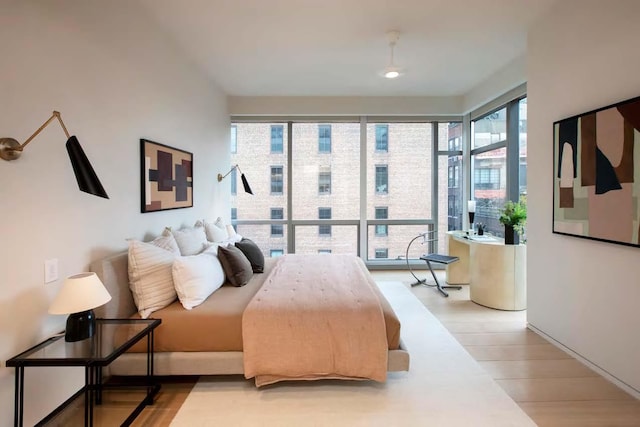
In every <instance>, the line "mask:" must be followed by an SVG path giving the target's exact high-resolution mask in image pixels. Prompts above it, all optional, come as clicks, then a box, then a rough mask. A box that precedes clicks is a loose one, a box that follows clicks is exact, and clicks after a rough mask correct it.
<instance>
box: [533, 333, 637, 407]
mask: <svg viewBox="0 0 640 427" xmlns="http://www.w3.org/2000/svg"><path fill="white" fill-rule="evenodd" d="M527 328H529V329H530V330H532V331H533V332H535V333H536V334H538V335H540V336H541V337H542V338H544V339H546V340H547V341H549V342H550V343H551V344H553V345H554V346H556V347H558V348H559V349H560V350H562V351H564V352H565V353H567V354H569V355H570V356H571V357H573V358H575V359H576V360H578V361H580V362H581V363H582V364H583V365H585V366H587V367H588V368H590V369H592V370H593V371H595V372H597V373H598V374H599V375H602V376H603V377H605V378H606V379H607V380H609V381H611V382H612V383H614V384H615V385H617V386H618V387H620V388H621V389H623V390H624V391H626V392H627V393H629V394H630V395H632V396H633V397H635V398H636V399H640V390H637V389H635V388H634V387H632V386H630V385H629V384H627V383H625V382H624V381H622V380H621V379H619V378H617V377H615V376H614V375H612V374H611V373H609V372H607V371H606V370H604V369H602V368H601V367H600V366H598V365H596V364H595V363H593V362H591V361H590V360H589V359H587V358H585V357H584V356H582V355H580V354H579V353H576V352H575V351H573V350H571V349H570V348H569V347H567V346H565V345H564V344H562V343H561V342H559V341H557V340H556V339H554V338H553V337H551V336H549V335H547V334H546V333H544V332H543V331H541V330H540V329H538V328H536V327H535V326H533V325H532V324H531V323H527Z"/></svg>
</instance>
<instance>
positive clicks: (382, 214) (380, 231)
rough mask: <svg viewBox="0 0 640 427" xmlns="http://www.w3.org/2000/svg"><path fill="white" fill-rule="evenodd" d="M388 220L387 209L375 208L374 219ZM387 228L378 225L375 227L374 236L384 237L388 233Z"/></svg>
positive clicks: (386, 226) (383, 225)
mask: <svg viewBox="0 0 640 427" xmlns="http://www.w3.org/2000/svg"><path fill="white" fill-rule="evenodd" d="M388 218H389V208H387V207H384V208H376V219H388ZM388 228H389V226H388V225H386V224H378V225H376V236H386V235H387V234H388V232H389V230H388Z"/></svg>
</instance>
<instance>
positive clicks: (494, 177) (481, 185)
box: [473, 167, 500, 190]
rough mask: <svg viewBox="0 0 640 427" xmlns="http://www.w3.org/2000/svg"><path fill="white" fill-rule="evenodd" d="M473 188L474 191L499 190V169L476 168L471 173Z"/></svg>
mask: <svg viewBox="0 0 640 427" xmlns="http://www.w3.org/2000/svg"><path fill="white" fill-rule="evenodd" d="M473 180H474V186H475V188H476V189H482V190H496V189H499V188H500V169H498V168H482V167H481V168H477V169H475V170H474V171H473Z"/></svg>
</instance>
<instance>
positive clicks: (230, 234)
mask: <svg viewBox="0 0 640 427" xmlns="http://www.w3.org/2000/svg"><path fill="white" fill-rule="evenodd" d="M215 225H216V227H218V228H221V229H223V230H227V238H226V239H225V240H224V241H225V242H227V243H229V244H232V245H233V244H234V243H235V242H239V241H240V240H242V236H241V235H239V234H238V233H236V230H235V228H233V225H231V224H225V223H224V221H223V220H222V217H218V219H216V223H215Z"/></svg>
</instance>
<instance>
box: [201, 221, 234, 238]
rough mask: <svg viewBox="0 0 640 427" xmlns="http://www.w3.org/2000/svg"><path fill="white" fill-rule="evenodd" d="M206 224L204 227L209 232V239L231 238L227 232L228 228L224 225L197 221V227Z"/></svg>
mask: <svg viewBox="0 0 640 427" xmlns="http://www.w3.org/2000/svg"><path fill="white" fill-rule="evenodd" d="M198 226H200V227H201V226H204V229H205V231H206V233H207V240H208V241H210V242H222V241H224V240H227V239H228V238H229V235H228V234H227V230H225V228H224V227H219V226H218V225H217V224H214V223H212V222H206V221H197V222H196V227H198Z"/></svg>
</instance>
